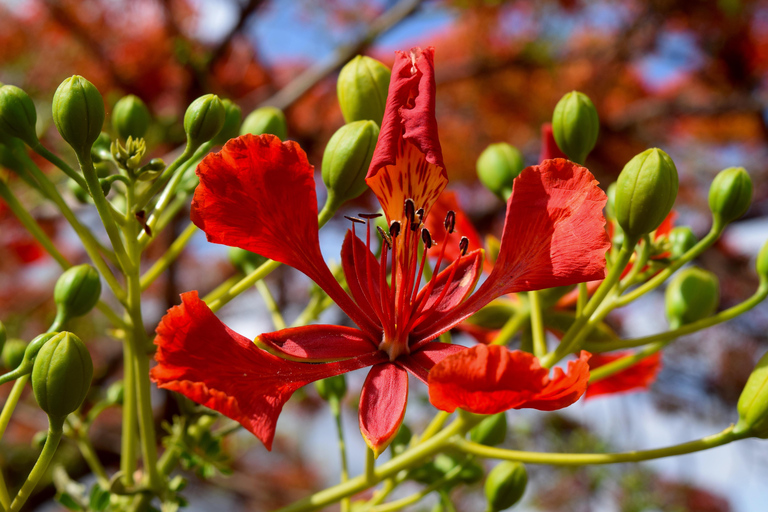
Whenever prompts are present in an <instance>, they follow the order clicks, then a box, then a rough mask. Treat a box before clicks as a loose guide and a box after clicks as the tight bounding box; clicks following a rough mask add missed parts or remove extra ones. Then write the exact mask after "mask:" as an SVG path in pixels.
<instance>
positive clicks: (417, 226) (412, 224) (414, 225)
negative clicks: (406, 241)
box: [411, 222, 421, 231]
mask: <svg viewBox="0 0 768 512" xmlns="http://www.w3.org/2000/svg"><path fill="white" fill-rule="evenodd" d="M419 226H421V222H411V231H416V230H417V229H419Z"/></svg>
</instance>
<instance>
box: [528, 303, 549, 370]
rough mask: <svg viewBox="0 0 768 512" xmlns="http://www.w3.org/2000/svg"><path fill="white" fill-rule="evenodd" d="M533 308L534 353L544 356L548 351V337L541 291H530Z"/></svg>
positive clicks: (531, 306)
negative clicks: (542, 313) (542, 309)
mask: <svg viewBox="0 0 768 512" xmlns="http://www.w3.org/2000/svg"><path fill="white" fill-rule="evenodd" d="M528 300H529V302H530V310H531V333H532V335H533V355H535V356H536V357H539V358H541V357H544V356H545V355H546V353H547V338H546V334H545V332H544V320H543V318H542V316H541V300H540V298H539V292H537V291H532V292H528Z"/></svg>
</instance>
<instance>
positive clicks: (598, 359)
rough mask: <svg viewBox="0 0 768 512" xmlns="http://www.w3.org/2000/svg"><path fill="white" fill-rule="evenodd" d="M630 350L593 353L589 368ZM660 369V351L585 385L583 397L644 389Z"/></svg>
mask: <svg viewBox="0 0 768 512" xmlns="http://www.w3.org/2000/svg"><path fill="white" fill-rule="evenodd" d="M631 354H632V352H615V353H613V354H594V355H593V356H592V359H590V360H589V368H590V369H591V370H594V369H595V368H599V367H601V366H604V365H606V364H608V363H610V362H613V361H615V360H617V359H621V358H622V357H624V356H628V355H631ZM660 370H661V353H660V352H656V353H655V354H652V355H650V356H648V357H646V358H645V359H643V360H641V361H638V362H637V363H635V364H634V365H632V366H630V367H629V368H627V369H626V370H622V371H620V372H618V373H615V374H613V375H611V376H610V377H606V378H605V379H601V380H599V381H597V382H593V383H591V384H590V385H589V386H588V387H587V394H586V395H585V398H587V399H589V398H594V397H596V396H599V395H606V394H614V393H624V392H627V391H634V390H644V389H648V388H650V387H651V384H653V382H654V381H655V380H656V376H657V375H658V373H659V371H660Z"/></svg>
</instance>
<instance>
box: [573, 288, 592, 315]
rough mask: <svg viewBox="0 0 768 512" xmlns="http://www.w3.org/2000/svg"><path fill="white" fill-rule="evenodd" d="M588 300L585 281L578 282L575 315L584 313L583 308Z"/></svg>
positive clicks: (587, 289)
mask: <svg viewBox="0 0 768 512" xmlns="http://www.w3.org/2000/svg"><path fill="white" fill-rule="evenodd" d="M588 300H589V288H588V287H587V283H579V297H578V298H577V299H576V316H582V315H583V314H584V308H585V307H586V306H587V301H588Z"/></svg>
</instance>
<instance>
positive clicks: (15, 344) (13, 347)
mask: <svg viewBox="0 0 768 512" xmlns="http://www.w3.org/2000/svg"><path fill="white" fill-rule="evenodd" d="M26 350H27V342H26V341H24V340H20V339H17V338H11V339H9V340H7V341H6V342H5V346H4V347H3V352H2V362H3V366H4V367H5V368H6V369H8V370H15V369H16V368H18V367H19V365H20V364H21V362H22V361H23V360H24V352H25V351H26Z"/></svg>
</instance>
